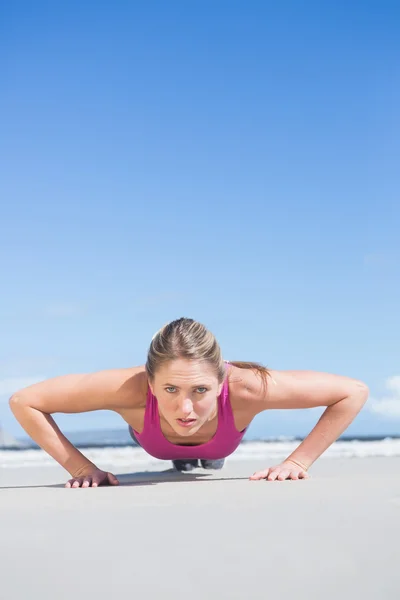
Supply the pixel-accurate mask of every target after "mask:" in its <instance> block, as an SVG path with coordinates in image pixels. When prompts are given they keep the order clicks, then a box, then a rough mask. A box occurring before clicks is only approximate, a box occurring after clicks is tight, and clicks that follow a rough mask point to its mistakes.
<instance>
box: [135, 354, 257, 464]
mask: <svg viewBox="0 0 400 600" xmlns="http://www.w3.org/2000/svg"><path fill="white" fill-rule="evenodd" d="M225 362H227V361H225ZM246 430H247V427H246V428H245V429H243V431H238V430H237V429H236V427H235V422H234V420H233V412H232V407H231V403H230V400H229V383H228V377H225V381H224V384H223V387H222V390H221V393H220V395H219V396H218V428H217V431H216V433H215V435H214V436H213V438H212V439H211V440H210V441H209V442H206V443H205V444H197V445H195V446H179V445H177V444H172V443H171V442H169V441H168V440H167V439H166V438H165V437H164V434H163V433H162V431H161V426H160V415H159V412H158V403H157V398H156V397H155V396H154V395H153V394H152V392H151V389H150V386H149V387H148V391H147V402H146V409H145V415H144V427H143V431H142V433H138V432H137V431H135V430H133V432H134V434H135V436H136V438H137V440H138V442H139V444H140V445H141V446H142V448H143V449H144V450H146V452H148V454H150V455H151V456H154V457H155V458H160V459H162V460H176V459H191V458H199V459H209V460H215V459H218V458H225V457H227V456H228V455H229V454H232V452H234V451H235V450H236V448H237V447H238V446H239V444H240V442H241V441H242V438H243V436H244V434H245V433H246Z"/></svg>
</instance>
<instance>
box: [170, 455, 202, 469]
mask: <svg viewBox="0 0 400 600" xmlns="http://www.w3.org/2000/svg"><path fill="white" fill-rule="evenodd" d="M172 464H173V465H174V467H175V469H176V470H177V471H192V470H193V469H195V468H196V467H198V466H199V461H198V459H197V458H196V459H194V460H192V459H182V460H173V461H172Z"/></svg>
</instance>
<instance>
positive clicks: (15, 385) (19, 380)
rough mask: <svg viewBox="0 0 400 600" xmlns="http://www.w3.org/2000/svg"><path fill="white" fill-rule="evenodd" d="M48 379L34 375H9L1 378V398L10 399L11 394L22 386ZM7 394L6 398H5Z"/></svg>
mask: <svg viewBox="0 0 400 600" xmlns="http://www.w3.org/2000/svg"><path fill="white" fill-rule="evenodd" d="M44 379H46V377H44V376H39V375H37V376H33V377H8V378H6V379H0V398H1V399H2V400H4V399H5V400H8V398H9V397H10V396H12V395H13V394H15V392H18V390H21V389H22V388H25V387H27V386H28V385H32V384H34V383H39V381H43V380H44ZM3 396H5V398H3Z"/></svg>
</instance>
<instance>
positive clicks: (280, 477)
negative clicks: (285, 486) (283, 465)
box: [278, 469, 290, 481]
mask: <svg viewBox="0 0 400 600" xmlns="http://www.w3.org/2000/svg"><path fill="white" fill-rule="evenodd" d="M289 475H290V470H289V469H284V470H283V471H281V472H280V473H279V475H278V480H279V481H284V480H285V479H287V478H288V476H289Z"/></svg>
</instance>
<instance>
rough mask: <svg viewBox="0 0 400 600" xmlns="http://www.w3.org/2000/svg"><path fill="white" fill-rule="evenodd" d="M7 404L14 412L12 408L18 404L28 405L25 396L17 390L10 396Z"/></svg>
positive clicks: (18, 405) (15, 407)
mask: <svg viewBox="0 0 400 600" xmlns="http://www.w3.org/2000/svg"><path fill="white" fill-rule="evenodd" d="M8 404H9V407H10V408H11V410H12V412H14V410H15V409H17V408H18V407H20V406H28V402H27V400H26V398H23V397H22V395H21V394H20V393H19V392H16V393H15V394H13V395H12V396H11V398H10V399H9V401H8Z"/></svg>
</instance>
